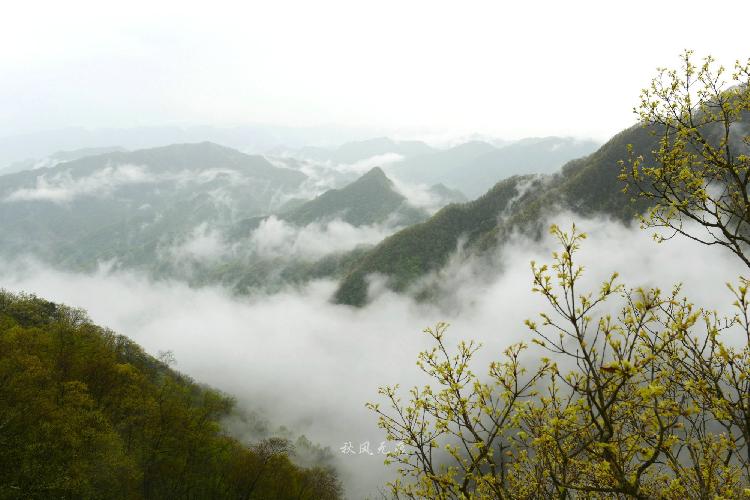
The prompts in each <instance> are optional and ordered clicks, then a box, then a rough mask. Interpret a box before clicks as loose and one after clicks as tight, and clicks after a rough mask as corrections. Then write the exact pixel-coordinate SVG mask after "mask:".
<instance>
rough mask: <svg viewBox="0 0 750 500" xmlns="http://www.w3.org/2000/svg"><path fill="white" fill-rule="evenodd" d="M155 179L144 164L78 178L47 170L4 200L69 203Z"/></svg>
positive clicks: (120, 166)
mask: <svg viewBox="0 0 750 500" xmlns="http://www.w3.org/2000/svg"><path fill="white" fill-rule="evenodd" d="M155 181H156V177H155V176H153V175H152V174H151V173H149V172H148V170H147V168H146V167H143V166H140V165H118V166H109V167H105V168H102V169H100V170H97V171H96V172H93V173H92V174H90V175H87V176H83V177H74V176H72V175H71V173H70V172H68V171H65V172H56V173H54V174H47V173H45V174H41V175H39V176H38V177H37V178H36V184H35V186H34V187H32V188H21V189H18V190H16V191H13V192H11V193H10V194H8V195H7V196H6V197H5V199H4V201H6V202H14V201H48V202H52V203H68V202H70V201H72V200H73V199H74V198H77V197H79V196H108V195H109V194H111V193H112V191H113V190H115V189H116V188H118V187H121V186H126V185H132V184H145V183H151V182H155Z"/></svg>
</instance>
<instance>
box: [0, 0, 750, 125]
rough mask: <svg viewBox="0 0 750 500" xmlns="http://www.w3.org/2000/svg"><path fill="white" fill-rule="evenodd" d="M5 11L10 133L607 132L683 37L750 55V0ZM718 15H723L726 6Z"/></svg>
mask: <svg viewBox="0 0 750 500" xmlns="http://www.w3.org/2000/svg"><path fill="white" fill-rule="evenodd" d="M2 10H3V12H2V16H1V17H0V109H2V113H0V135H5V136H7V135H13V134H15V133H20V132H30V131H36V130H43V129H52V128H59V127H67V126H85V127H91V128H94V127H132V126H143V125H167V124H171V125H202V124H205V125H217V126H226V125H239V124H247V123H273V124H287V125H317V124H340V125H360V126H361V125H365V126H376V127H385V128H390V129H401V130H406V131H414V130H428V131H432V132H435V133H442V132H445V133H456V134H460V133H470V132H480V133H485V134H492V135H496V136H501V137H506V138H517V137H521V136H528V135H552V134H565V135H580V136H590V137H595V138H601V139H603V138H606V137H608V136H609V135H611V134H613V133H615V132H617V131H618V130H620V129H621V128H623V127H625V126H628V125H630V124H631V123H632V122H633V115H632V114H631V108H632V106H633V105H634V104H635V102H636V100H637V97H638V91H639V89H640V88H641V87H643V86H644V85H645V84H646V83H647V82H648V81H649V79H650V78H651V76H652V75H653V74H654V69H655V68H656V67H657V66H664V65H669V66H671V65H674V64H676V63H677V62H678V61H677V56H678V54H679V53H680V52H681V50H682V49H684V48H693V49H695V50H696V51H697V52H698V53H699V54H705V53H711V54H714V55H715V56H717V57H718V58H720V60H721V61H722V62H725V63H726V64H728V65H731V64H733V62H734V60H735V59H737V58H747V57H750V44H748V43H747V41H748V39H747V30H746V27H745V26H743V25H742V24H741V23H742V21H743V20H745V19H748V18H749V17H750V2H741V1H736V2H711V3H709V2H705V1H703V2H690V1H686V0H680V1H662V2H654V1H648V2H647V1H632V0H630V1H627V2H616V3H613V2H601V1H598V2H582V1H578V2H560V1H550V2H533V1H527V2H513V3H511V2H500V1H492V2H480V1H467V0H464V1H461V2H441V1H435V0H433V1H429V2H428V1H424V2H422V1H415V0H409V1H405V0H401V1H386V0H379V1H377V2H375V1H372V2H364V1H353V0H342V1H338V0H337V1H329V0H316V1H301V2H291V1H280V0H274V1H263V2H256V1H244V2H224V1H211V2H208V1H202V2H188V1H185V0H180V1H175V2H172V1H155V0H149V1H140V0H136V1H129V2H106V1H101V0H98V1H92V2H86V1H77V0H68V1H64V2H59V1H47V2H40V1H31V0H26V1H23V2H8V3H7V4H6V5H4V7H3V9H2ZM715 13H718V14H715Z"/></svg>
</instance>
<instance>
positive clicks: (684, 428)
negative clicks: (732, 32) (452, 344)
mask: <svg viewBox="0 0 750 500" xmlns="http://www.w3.org/2000/svg"><path fill="white" fill-rule="evenodd" d="M723 73H724V70H723V69H722V68H718V69H714V67H713V60H712V59H711V58H707V59H706V60H705V61H704V64H703V65H702V66H700V67H697V66H695V65H694V64H693V63H692V62H691V53H690V52H686V53H685V54H684V56H683V67H682V69H681V70H680V71H668V70H660V72H659V76H658V77H657V78H656V79H655V80H654V81H653V83H652V85H651V87H650V88H649V89H647V90H645V91H644V92H643V99H642V103H641V107H640V110H639V115H640V117H641V119H642V120H643V122H644V124H645V125H646V126H648V127H650V128H651V129H652V130H654V131H656V133H657V134H662V135H661V137H660V146H659V149H658V151H655V152H654V154H653V157H651V156H649V157H648V158H647V159H644V157H643V156H639V157H631V158H630V160H629V161H628V162H623V163H622V167H623V172H622V175H621V178H622V179H623V180H626V181H628V188H629V189H631V188H635V190H636V194H637V196H638V197H639V198H641V199H642V200H643V199H646V200H647V204H648V205H649V206H651V207H652V209H651V210H650V211H649V212H648V213H646V214H645V215H643V216H642V217H641V222H642V225H643V226H644V227H659V228H668V229H671V230H672V231H673V233H674V234H682V235H685V236H687V237H689V238H692V239H694V240H696V241H699V242H701V243H705V244H709V245H720V246H723V247H726V248H729V249H730V250H732V251H733V252H734V253H735V254H736V255H737V256H738V257H739V258H740V259H741V260H742V261H743V262H744V263H745V264H746V265H747V266H748V267H750V258H748V255H747V250H748V247H747V245H748V243H750V239H748V231H747V227H748V226H747V225H748V224H750V200H749V199H748V197H749V194H748V182H749V176H750V172H749V171H750V159H749V157H748V151H749V148H750V138H749V136H748V135H747V130H746V129H744V128H743V127H745V123H744V122H743V118H744V120H745V121H746V119H747V115H748V113H750V85H749V84H750V62H748V64H745V65H742V64H740V63H737V64H736V67H735V72H734V74H733V75H732V80H733V82H734V86H732V87H729V88H727V87H726V86H725V84H724V83H723V82H722V75H723ZM651 163H652V164H651ZM551 232H552V234H553V235H554V236H555V237H556V238H557V240H558V241H559V244H560V246H561V250H560V251H559V252H558V253H555V254H554V255H553V261H552V263H551V264H549V265H546V264H542V265H537V264H536V263H532V265H531V268H532V275H533V292H534V293H537V294H540V295H542V296H543V297H544V298H545V299H546V300H547V303H548V310H547V311H545V312H542V313H541V314H540V315H539V318H536V319H535V320H528V321H527V322H526V324H527V326H528V328H529V329H530V330H531V332H532V338H531V341H532V342H533V343H535V344H536V345H537V347H538V348H539V349H541V350H542V351H543V352H545V351H546V353H548V354H547V355H546V357H544V356H543V357H541V359H540V360H538V361H537V360H534V359H531V356H526V357H523V352H524V350H525V349H527V345H526V344H525V343H522V344H518V345H515V346H511V347H510V348H508V350H507V351H506V352H505V356H504V358H503V359H502V360H500V361H498V362H495V363H493V364H492V365H491V366H490V367H489V370H488V371H487V372H486V373H485V374H483V375H481V376H480V375H477V374H475V373H474V372H472V363H471V361H472V357H473V355H474V354H475V352H476V350H477V346H475V345H474V344H473V343H468V344H467V343H461V344H459V346H458V347H457V350H456V352H455V353H453V351H452V350H451V349H449V348H448V347H447V346H446V345H445V331H446V328H447V326H446V325H445V324H439V325H438V326H437V327H436V328H435V329H428V330H426V332H427V333H428V334H429V335H430V336H431V337H432V338H433V340H434V342H435V345H436V347H435V348H434V349H432V350H431V351H426V352H423V353H422V354H421V355H420V357H419V363H418V365H419V367H420V368H421V369H422V370H423V371H424V372H425V373H426V374H427V375H428V376H429V377H431V379H432V380H433V381H434V383H435V387H431V386H426V387H424V388H422V389H419V388H414V389H412V390H411V392H410V395H409V399H408V401H407V402H406V403H404V402H402V400H401V399H400V397H399V395H398V390H397V386H396V387H385V388H383V389H381V391H380V392H381V394H382V395H383V396H385V398H386V400H387V403H388V407H389V408H388V409H381V407H380V405H379V404H375V403H371V404H368V406H369V408H370V409H372V410H373V411H375V412H376V413H378V414H379V416H380V418H379V422H380V426H381V427H382V428H383V429H385V431H386V432H387V434H388V438H389V439H391V440H393V441H400V442H403V443H404V447H403V451H402V452H399V453H393V454H392V455H391V456H390V457H389V460H391V461H393V462H395V463H397V464H399V471H400V478H399V479H397V480H396V481H394V482H393V483H391V484H390V486H391V490H392V492H393V493H394V494H395V495H396V496H398V497H408V498H440V499H443V498H446V499H447V498H461V499H464V498H504V499H505V498H508V499H531V498H534V499H536V498H587V499H594V498H596V499H599V498H601V499H604V498H642V499H646V498H667V499H678V498H679V499H686V498H690V499H693V498H696V499H720V498H748V497H750V314H749V313H748V311H749V310H750V296H749V295H748V290H749V289H750V280H748V279H746V278H739V283H738V284H736V285H730V286H729V288H730V290H731V292H732V294H733V295H734V297H735V301H734V304H733V305H734V307H735V311H736V313H735V314H734V315H731V316H729V317H724V318H721V317H719V316H718V315H717V314H716V313H712V312H710V311H706V310H703V309H701V308H699V307H697V306H695V305H693V304H692V303H690V302H689V301H688V300H687V299H686V298H684V297H682V296H681V294H680V288H679V287H675V288H674V289H672V291H671V292H669V293H665V292H663V291H662V290H659V289H658V288H652V289H635V290H630V289H627V288H625V286H624V285H622V284H621V283H619V282H618V280H617V278H618V277H617V274H613V275H612V276H611V278H610V279H608V280H607V281H605V282H604V283H602V284H601V286H600V287H599V288H597V289H594V290H582V289H581V287H582V284H581V277H582V275H583V268H582V267H581V266H579V265H578V263H577V262H576V260H575V257H576V252H577V251H578V249H579V246H580V244H581V243H582V241H583V240H584V239H585V234H583V233H581V232H579V231H578V230H577V229H576V227H575V225H573V227H572V230H571V231H570V232H564V231H561V230H560V229H559V228H558V227H556V226H553V227H552V228H551ZM670 236H671V235H670V234H668V235H667V238H659V239H660V241H663V240H664V239H668V237H670ZM612 311H616V313H613V312H612ZM730 339H731V342H730V341H729V340H730ZM522 360H523V361H522Z"/></svg>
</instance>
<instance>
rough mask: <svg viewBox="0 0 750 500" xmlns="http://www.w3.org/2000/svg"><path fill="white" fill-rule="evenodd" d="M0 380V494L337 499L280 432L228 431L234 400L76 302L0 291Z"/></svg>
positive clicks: (326, 474) (329, 479) (329, 480)
mask: <svg viewBox="0 0 750 500" xmlns="http://www.w3.org/2000/svg"><path fill="white" fill-rule="evenodd" d="M0 380H2V381H3V383H2V384H0V401H2V402H3V404H2V405H0V421H2V433H0V497H2V498H39V499H42V498H123V499H124V498H250V497H251V496H252V497H253V498H279V499H289V500H291V499H301V498H304V499H308V500H312V499H319V498H329V499H336V498H340V497H341V486H340V484H339V482H338V480H337V478H336V476H335V473H334V472H333V471H331V470H329V469H324V468H321V467H315V468H310V469H306V468H301V467H298V466H296V465H294V464H293V463H292V462H291V460H290V459H289V455H290V452H289V450H290V447H289V444H288V443H287V442H285V441H284V440H281V439H278V438H276V439H270V440H264V441H262V442H259V443H257V444H256V445H255V446H252V447H251V446H249V443H242V442H240V441H239V440H237V439H234V438H232V437H230V436H229V435H228V434H227V432H226V431H225V430H224V429H222V421H224V420H225V419H226V418H227V417H229V416H230V415H233V414H236V412H235V410H234V401H233V399H232V398H231V397H229V396H227V395H225V394H222V393H220V392H218V391H216V390H213V389H210V388H208V387H206V386H204V385H200V384H198V383H196V382H194V381H192V380H191V379H190V378H188V377H186V376H184V375H182V374H180V373H177V372H175V371H173V370H172V369H170V368H169V366H168V365H167V364H165V363H164V362H162V361H160V360H157V359H155V358H153V357H151V356H149V355H148V354H146V353H145V352H144V351H143V350H142V349H141V347H140V346H138V345H137V344H135V343H134V342H132V341H131V340H129V339H127V338H125V337H123V336H120V335H117V334H115V333H114V332H112V331H110V330H107V329H105V328H102V327H99V326H97V325H95V324H93V323H92V322H91V321H90V320H89V319H88V318H87V317H86V316H85V313H83V312H82V311H81V310H79V309H72V308H69V307H66V306H63V305H60V304H55V303H52V302H48V301H46V300H42V299H39V298H37V297H34V296H27V295H13V294H10V293H7V292H5V291H2V290H0ZM267 470H273V474H267ZM260 476H264V478H263V480H262V481H259V482H257V483H256V482H255V481H249V480H248V478H257V477H260Z"/></svg>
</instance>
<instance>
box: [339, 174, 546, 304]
mask: <svg viewBox="0 0 750 500" xmlns="http://www.w3.org/2000/svg"><path fill="white" fill-rule="evenodd" d="M542 190H543V188H542V181H541V180H540V179H538V178H536V177H535V176H523V177H512V178H510V179H506V180H504V181H501V182H499V183H498V184H497V185H496V186H495V187H494V188H492V189H491V190H490V191H489V192H487V193H486V194H485V195H484V196H481V197H480V198H478V199H477V200H474V201H472V202H469V203H465V204H454V205H448V206H447V207H445V208H443V209H442V210H440V211H439V212H438V213H436V214H435V215H434V216H432V217H431V218H430V219H429V220H428V221H426V222H423V223H421V224H416V225H414V226H411V227H408V228H406V229H403V230H402V231H399V232H398V233H396V234H394V235H393V236H390V237H389V238H387V239H385V240H384V241H383V242H382V243H380V244H379V245H377V246H376V247H375V248H373V249H372V250H371V251H370V252H368V253H367V254H366V255H365V256H364V257H362V258H361V259H359V260H358V263H357V265H356V267H354V268H353V269H352V270H351V271H350V272H349V274H348V275H347V276H346V278H345V279H344V280H343V281H342V283H341V285H340V286H339V288H338V290H337V291H336V295H335V300H336V301H337V302H338V303H343V304H349V305H362V304H364V303H365V302H366V301H367V279H366V278H367V276H368V275H370V274H373V273H377V274H381V275H385V276H386V277H387V278H388V286H389V287H390V288H391V289H393V290H396V291H403V290H405V289H406V288H407V287H408V286H409V285H410V284H412V283H414V282H415V281H416V280H417V279H418V278H420V277H422V276H424V275H425V274H426V273H428V272H429V271H432V270H435V269H438V268H440V267H441V266H443V265H444V264H445V263H446V262H447V260H448V258H449V257H450V255H451V254H453V253H454V252H455V251H456V250H457V248H458V245H459V241H460V240H461V239H462V238H465V239H466V243H467V245H469V246H471V245H474V244H476V242H477V241H478V240H479V239H481V237H482V236H483V235H485V234H487V233H488V232H490V231H492V230H493V229H494V228H495V227H496V226H497V224H498V218H499V217H500V216H501V214H503V212H505V211H508V210H512V209H513V207H514V205H515V204H516V203H519V202H521V201H523V200H525V199H526V198H530V199H533V198H535V197H536V196H538V194H539V193H541V192H542Z"/></svg>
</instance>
